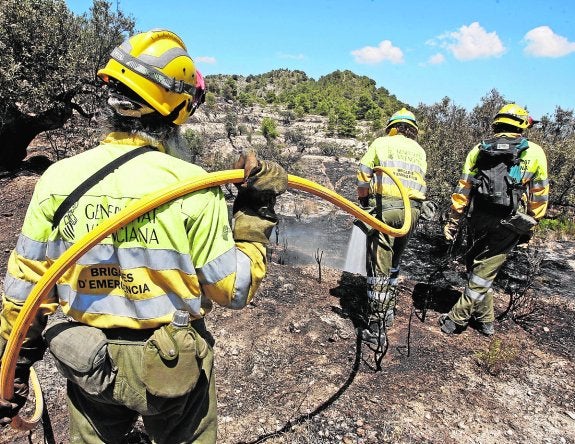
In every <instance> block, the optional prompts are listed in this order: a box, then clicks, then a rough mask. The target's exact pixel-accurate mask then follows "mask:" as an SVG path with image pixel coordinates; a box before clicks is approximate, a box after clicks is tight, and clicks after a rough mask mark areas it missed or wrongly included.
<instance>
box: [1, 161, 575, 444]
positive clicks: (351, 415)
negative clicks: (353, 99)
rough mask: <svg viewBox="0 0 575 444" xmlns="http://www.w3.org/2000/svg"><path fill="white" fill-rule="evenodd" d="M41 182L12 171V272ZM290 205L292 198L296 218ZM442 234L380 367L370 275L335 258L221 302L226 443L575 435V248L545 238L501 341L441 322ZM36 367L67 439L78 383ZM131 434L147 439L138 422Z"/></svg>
mask: <svg viewBox="0 0 575 444" xmlns="http://www.w3.org/2000/svg"><path fill="white" fill-rule="evenodd" d="M316 160H317V159H316ZM321 164H322V165H323V166H324V167H326V165H327V168H328V170H329V171H332V170H333V171H336V174H335V176H334V175H333V174H327V173H326V174H325V177H319V178H318V176H317V175H315V177H314V176H309V177H311V178H313V179H314V180H318V181H320V182H322V180H323V182H322V183H323V184H324V185H328V184H332V185H335V186H334V187H335V188H336V190H338V191H339V186H338V181H339V182H341V183H345V182H346V181H345V180H344V176H345V174H344V173H345V171H349V168H350V166H349V165H345V164H343V165H342V164H341V163H338V162H333V161H330V162H327V161H326V162H323V161H322V162H321ZM332 167H333V168H332ZM330 176H331V177H338V179H337V180H336V179H334V180H329V177H330ZM37 178H38V176H37V174H36V172H34V171H32V168H31V166H30V164H27V167H25V168H23V169H22V170H21V171H20V172H19V173H18V174H16V175H13V176H4V177H0V189H1V193H2V194H1V195H2V207H1V210H0V255H1V262H0V268H1V270H0V273H1V275H2V276H4V273H5V270H6V262H7V258H8V255H9V253H10V250H11V249H12V248H13V247H14V245H15V242H16V237H17V234H18V231H19V229H20V226H21V223H22V219H23V217H24V214H25V210H26V207H27V204H28V201H29V198H30V196H31V193H32V189H33V186H34V184H35V182H36V180H37ZM348 185H349V184H348ZM348 185H345V187H346V188H347V187H348ZM296 197H298V196H296ZM293 198H294V196H288V197H286V199H293ZM298 198H299V197H298ZM304 203H305V204H306V205H307V208H308V209H309V214H308V215H306V214H304V215H303V216H301V215H300V216H301V217H302V219H301V220H302V221H303V222H306V221H305V219H306V218H307V217H311V215H312V213H313V212H314V211H315V212H318V213H320V214H324V215H325V214H326V213H325V212H327V214H331V213H330V210H329V208H327V207H326V206H324V205H323V204H321V203H317V202H312V204H309V203H307V202H304ZM300 204H302V203H301V202H300ZM289 205H290V204H289V202H287V201H284V202H283V203H281V206H282V207H283V208H284V210H285V212H286V213H289ZM288 216H289V215H288ZM323 220H327V221H329V220H331V219H330V218H329V217H328V218H324V219H323ZM333 220H337V219H333ZM308 222H309V221H308ZM330 230H331V228H330ZM303 233H305V229H304V230H303ZM302 235H305V234H302ZM429 242H430V238H429V237H426V236H425V233H422V234H421V235H419V236H418V237H417V238H416V239H414V240H413V241H412V244H411V245H410V250H409V251H408V252H407V253H406V259H405V262H406V266H405V269H404V274H403V278H402V282H401V286H400V302H399V306H398V314H397V318H396V322H395V325H394V327H393V328H392V329H391V330H390V332H389V347H388V349H387V351H386V354H385V356H384V357H383V359H382V360H381V366H380V368H378V366H377V360H376V358H377V357H376V356H375V355H374V352H373V350H371V349H369V348H368V347H367V346H366V345H365V344H362V343H361V342H360V341H358V340H357V335H356V330H355V328H356V327H357V326H358V325H360V324H361V322H362V316H361V313H362V310H363V308H362V300H363V296H364V294H365V283H364V279H363V278H361V277H359V276H356V275H350V274H348V273H342V272H341V271H340V270H338V269H336V268H330V267H327V266H325V265H323V266H322V267H321V271H322V279H321V282H320V281H319V270H320V267H319V265H318V264H317V263H314V262H313V258H312V260H311V262H310V263H307V264H295V263H294V264H290V263H289V262H288V263H287V265H280V264H278V263H277V260H278V258H279V257H281V254H282V252H281V251H280V252H279V253H278V251H276V252H275V253H274V258H273V259H274V260H273V261H272V262H271V263H270V267H269V272H268V276H267V278H266V280H265V282H264V284H263V285H262V288H261V290H260V292H259V295H258V297H257V299H256V300H255V301H254V303H252V304H251V305H250V306H249V307H248V308H246V309H244V310H242V311H229V310H225V309H223V308H216V309H215V310H214V311H213V312H212V313H211V314H210V315H209V317H208V318H207V324H208V327H209V328H210V330H211V331H212V333H213V335H214V337H215V339H216V364H215V365H216V375H217V376H216V377H217V388H218V403H219V439H218V442H219V443H226V444H228V443H229V444H231V443H256V442H268V443H290V444H291V443H339V442H343V443H442V444H452V443H453V444H455V443H470V444H471V443H473V444H475V443H482V444H495V443H575V398H574V393H575V365H574V360H575V358H574V356H575V332H574V327H575V316H574V315H575V297H574V296H573V284H575V281H574V276H573V275H574V273H573V272H574V269H575V262H574V259H575V255H574V245H575V244H574V243H573V242H569V241H565V242H559V241H547V242H543V243H541V242H542V240H541V239H540V240H539V242H540V244H539V249H540V250H543V248H544V247H543V246H545V249H544V252H545V259H544V260H543V261H542V262H541V269H540V271H539V273H538V275H537V277H536V279H535V282H534V283H533V285H532V288H531V289H530V290H529V292H528V295H531V296H532V297H530V298H528V299H527V302H526V303H525V305H524V307H523V313H519V311H520V310H519V311H518V313H519V314H523V317H521V318H520V317H519V316H517V322H515V321H513V320H511V319H510V318H509V316H508V317H506V318H505V319H501V320H499V321H497V322H496V335H495V337H494V338H491V339H490V338H486V337H484V336H482V335H480V334H479V333H477V332H476V331H475V330H473V329H471V328H469V329H467V330H466V331H465V332H463V333H462V334H461V335H457V336H453V337H449V336H446V335H444V334H442V333H441V332H440V331H439V328H438V325H437V320H438V317H439V314H440V313H441V312H444V311H446V310H447V309H448V308H449V304H450V303H452V302H453V300H454V298H456V297H457V294H458V293H457V291H459V290H461V286H459V285H458V284H459V283H461V282H462V279H461V270H460V267H459V268H458V266H457V265H456V264H451V266H450V267H449V268H447V269H446V270H445V273H443V274H442V276H441V278H438V279H434V280H433V281H431V282H430V281H429V279H428V278H429V275H430V274H431V273H432V272H433V271H434V270H436V269H437V265H438V264H439V263H441V260H442V259H441V258H442V256H441V255H440V254H441V252H438V251H436V250H434V249H433V248H430V247H429ZM292 243H293V242H292ZM279 247H280V246H276V249H277V250H279V249H280V248H279ZM288 249H289V246H288ZM284 253H285V252H284ZM517 254H518V255H521V254H525V253H524V252H519V253H517ZM308 256H309V255H308ZM308 259H309V257H308ZM279 262H284V263H285V261H279ZM517 274H518V272H517V270H514V269H513V268H511V269H509V270H506V272H505V273H503V274H502V279H501V280H502V281H503V282H502V284H501V287H499V288H497V289H496V290H497V292H496V312H497V314H502V313H503V312H504V311H505V309H506V308H507V305H508V301H509V296H508V294H506V293H505V292H504V287H507V288H508V291H511V290H509V288H513V287H512V286H511V287H510V284H509V282H511V281H512V280H513V279H512V278H513V276H514V275H517ZM515 278H516V280H518V281H520V282H521V281H523V282H525V280H526V278H525V276H524V275H521V274H519V275H518V277H517V276H515ZM504 284H505V285H504ZM36 367H37V371H38V374H39V376H40V379H41V382H42V386H43V389H44V392H45V397H46V402H47V406H48V412H49V414H50V419H51V426H52V428H53V431H54V436H55V441H56V442H58V443H65V442H67V441H68V440H67V413H66V405H65V383H64V381H63V379H62V378H61V377H60V376H59V375H58V373H57V371H56V370H55V368H54V367H53V365H52V362H51V359H50V356H49V354H47V355H46V358H45V359H44V361H42V362H40V363H38V364H37V366H36ZM8 442H11V443H28V442H32V443H42V442H43V431H42V428H41V427H39V428H38V429H36V430H34V431H32V432H31V433H27V432H15V431H13V430H11V429H5V430H3V431H2V436H1V437H0V443H8ZM126 442H134V443H139V442H142V443H143V442H146V440H145V438H144V437H143V436H142V434H141V431H140V429H139V428H137V429H136V430H135V431H134V433H133V434H132V435H131V436H130V437H128V438H127V440H126Z"/></svg>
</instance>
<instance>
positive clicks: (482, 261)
mask: <svg viewBox="0 0 575 444" xmlns="http://www.w3.org/2000/svg"><path fill="white" fill-rule="evenodd" d="M501 219H502V216H497V215H493V214H489V213H481V212H474V213H473V214H472V215H471V217H470V219H469V225H468V226H469V243H470V248H469V250H468V252H467V254H466V256H465V261H466V266H467V273H468V281H467V285H466V286H465V290H464V291H463V294H462V295H461V297H460V298H459V300H458V301H457V302H456V303H455V305H454V306H453V308H452V309H451V311H450V312H449V318H450V319H451V320H452V321H453V322H455V323H456V324H458V325H460V326H462V327H465V326H466V325H467V323H468V322H469V320H470V319H471V318H474V319H475V320H476V321H478V322H483V323H485V322H493V321H494V319H495V314H494V311H493V291H490V289H491V286H492V285H493V281H494V280H495V278H496V277H497V273H499V270H500V269H501V267H502V266H503V264H504V262H505V259H507V255H508V254H509V252H510V251H511V250H512V249H513V248H514V247H515V245H516V244H517V241H518V240H519V235H518V234H516V233H514V232H513V231H511V230H509V229H507V228H505V227H504V226H503V225H501V223H500V221H501Z"/></svg>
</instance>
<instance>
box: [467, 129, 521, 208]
mask: <svg viewBox="0 0 575 444" xmlns="http://www.w3.org/2000/svg"><path fill="white" fill-rule="evenodd" d="M528 147H529V143H528V141H527V139H525V138H524V137H514V138H511V137H506V136H500V137H495V138H492V139H488V140H484V141H482V142H481V143H480V145H479V154H478V156H477V160H476V162H475V170H476V171H477V173H476V174H475V177H473V178H472V179H471V182H472V186H473V190H472V195H471V197H472V207H474V208H475V209H477V208H478V207H479V208H481V209H482V210H485V211H489V212H492V213H501V214H502V215H503V214H505V215H509V214H513V213H514V212H515V211H516V210H517V208H518V206H519V202H520V201H521V196H522V194H524V193H525V191H526V187H525V185H523V183H522V182H521V177H522V173H521V168H520V155H521V153H522V152H523V151H524V150H526V149H527V148H528Z"/></svg>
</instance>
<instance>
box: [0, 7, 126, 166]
mask: <svg viewBox="0 0 575 444" xmlns="http://www.w3.org/2000/svg"><path fill="white" fill-rule="evenodd" d="M133 27H134V21H133V20H132V19H131V18H129V17H126V16H125V15H124V14H123V13H122V12H121V11H115V12H112V9H111V5H110V3H109V2H107V1H103V0H94V2H93V5H92V8H91V9H90V13H89V14H87V15H83V16H76V15H74V14H73V13H72V12H70V11H69V10H68V8H67V6H66V3H65V2H64V1H63V0H3V1H2V6H1V8H0V28H1V29H2V33H0V52H1V53H2V57H1V59H0V166H3V167H4V168H8V169H13V168H16V167H17V166H18V165H19V163H20V162H21V161H22V160H23V159H24V158H25V157H26V154H27V147H28V145H29V144H30V142H31V141H32V140H33V139H34V138H35V137H36V136H37V135H38V134H40V133H42V132H44V131H48V130H54V129H57V128H61V127H63V126H64V125H65V123H66V122H67V121H68V120H69V119H70V118H71V117H72V114H73V110H76V111H77V112H79V113H80V114H81V115H83V116H86V117H90V116H91V114H92V112H93V111H94V110H95V109H97V108H98V107H100V106H101V105H102V103H103V101H102V94H101V92H100V89H99V88H97V86H98V85H97V82H96V71H97V69H98V68H100V67H101V66H102V65H103V63H104V61H105V60H106V58H107V57H108V56H109V54H110V52H111V51H112V49H113V48H114V47H115V46H117V45H118V44H119V43H121V42H122V41H123V40H124V38H125V36H126V33H130V32H132V31H133ZM84 124H85V125H86V126H87V125H88V123H87V122H86V123H84Z"/></svg>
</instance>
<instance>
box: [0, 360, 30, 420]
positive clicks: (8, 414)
mask: <svg viewBox="0 0 575 444" xmlns="http://www.w3.org/2000/svg"><path fill="white" fill-rule="evenodd" d="M29 377H30V367H28V366H23V365H17V366H16V375H15V378H14V396H12V399H9V400H6V399H2V398H0V426H2V427H4V426H7V425H8V424H10V422H12V418H14V416H16V415H17V414H18V412H19V411H20V409H21V408H22V407H23V406H24V404H26V399H28V392H29V391H30V390H29V387H28V379H29Z"/></svg>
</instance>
